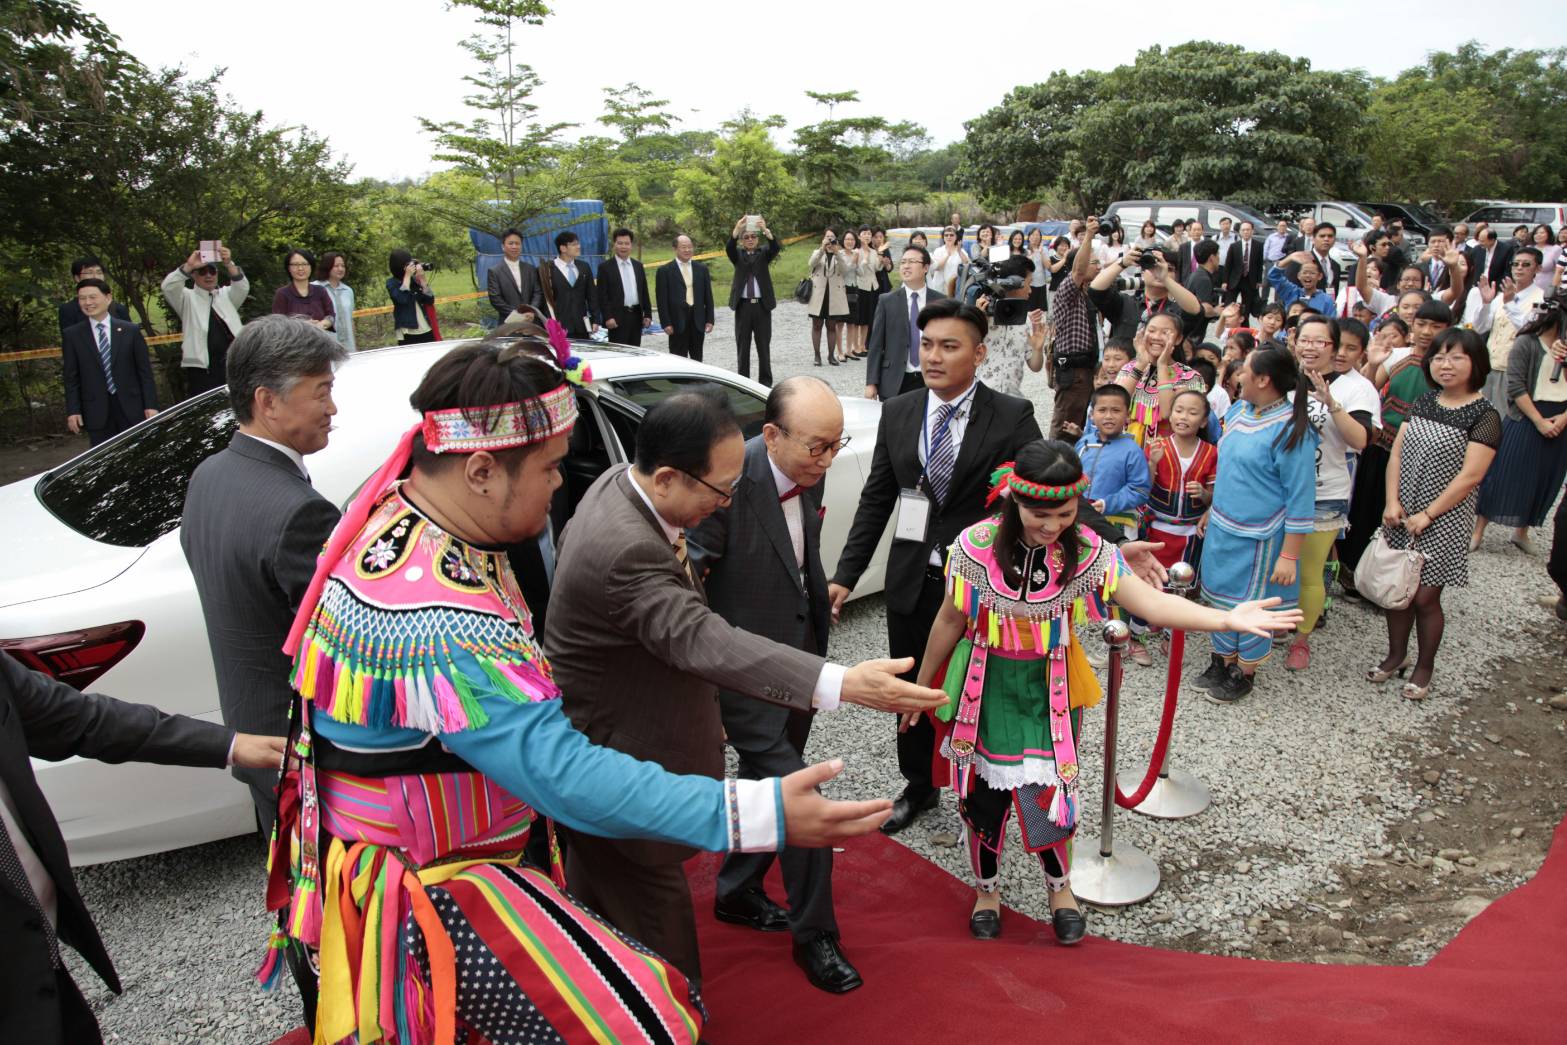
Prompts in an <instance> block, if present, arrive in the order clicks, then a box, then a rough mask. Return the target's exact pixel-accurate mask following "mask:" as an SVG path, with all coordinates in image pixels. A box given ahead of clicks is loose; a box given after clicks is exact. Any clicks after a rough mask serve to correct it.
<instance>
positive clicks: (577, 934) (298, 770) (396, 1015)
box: [259, 321, 890, 1045]
mask: <svg viewBox="0 0 1567 1045" xmlns="http://www.w3.org/2000/svg"><path fill="white" fill-rule="evenodd" d="M518 329H519V331H520V332H521V333H522V334H524V335H526V336H524V337H523V338H522V339H521V340H516V341H509V342H507V343H505V344H504V346H503V345H502V344H499V343H493V342H485V343H480V344H470V345H466V346H463V347H461V348H458V349H455V350H454V351H452V352H451V353H449V354H448V355H446V356H445V357H443V358H442V359H441V360H439V361H438V362H437V363H436V364H435V365H434V366H433V367H432V368H431V370H430V372H429V373H428V374H427V375H426V376H425V378H424V381H423V382H422V383H421V384H420V386H419V388H418V389H417V390H416V391H415V392H414V394H413V397H412V403H413V406H414V408H415V409H416V410H417V411H419V412H420V413H421V414H422V415H423V418H422V421H421V422H420V423H419V424H417V425H415V426H414V427H413V428H411V429H410V430H409V431H408V432H407V433H405V434H404V436H403V437H402V439H401V441H400V442H399V444H398V446H397V448H396V450H395V451H394V452H393V454H392V456H391V458H390V459H389V460H387V462H386V463H385V464H384V465H383V466H382V468H381V469H380V471H379V472H377V473H376V475H375V476H373V477H372V478H371V479H370V481H369V482H368V483H367V484H366V485H365V487H364V488H363V489H362V490H361V491H360V494H359V496H358V497H357V498H356V499H355V501H354V503H353V504H352V505H351V506H350V508H349V509H348V511H347V512H346V513H345V515H344V516H343V520H342V522H341V523H340V524H339V525H338V527H337V529H336V530H335V531H334V532H333V534H332V538H331V540H330V542H329V543H328V545H327V548H326V551H325V553H324V554H323V556H322V558H321V560H320V564H319V566H318V568H317V571H316V574H315V577H314V579H313V580H312V582H311V586H310V588H309V589H308V590H307V592H306V595H305V598H304V600H303V603H302V605H301V607H300V612H299V615H298V617H297V618H296V620H295V622H294V627H293V630H292V631H291V633H290V635H289V638H288V643H287V646H286V647H285V652H287V653H288V654H290V655H291V656H292V657H293V658H294V673H293V684H294V688H295V689H296V690H297V691H298V693H299V698H300V699H299V701H298V702H297V703H296V707H295V712H294V717H295V724H294V732H293V742H292V745H291V756H290V758H289V760H288V763H287V764H286V766H285V777H284V783H283V785H282V793H281V795H280V812H279V828H278V830H277V832H276V833H275V834H274V838H273V847H272V856H271V861H270V868H269V881H268V887H267V903H268V907H269V908H270V909H273V910H277V911H278V912H279V930H278V931H277V932H276V933H274V934H273V939H272V945H271V950H270V951H269V954H268V959H267V961H266V963H264V965H263V967H262V970H261V972H260V974H259V975H260V976H261V978H262V980H263V982H266V983H268V984H269V985H270V983H271V982H273V981H275V979H276V978H277V977H278V975H279V972H280V965H281V963H280V961H279V956H280V955H281V953H282V951H283V950H284V949H285V948H287V949H290V950H291V951H292V953H294V954H295V955H296V956H299V955H301V954H306V955H308V954H309V953H310V952H318V953H317V954H316V956H315V960H316V961H317V962H318V964H319V970H320V972H319V980H318V988H319V996H318V999H317V1000H316V1002H315V1004H314V1006H313V1009H314V1014H315V1015H314V1028H313V1029H314V1035H315V1041H316V1042H317V1043H326V1042H337V1041H342V1040H345V1039H348V1040H355V1041H359V1042H364V1043H369V1042H381V1041H386V1042H399V1043H425V1042H436V1043H442V1045H446V1043H452V1042H455V1041H457V1040H459V1037H458V1036H459V1035H462V1037H461V1040H464V1041H469V1040H482V1041H487V1042H495V1043H500V1042H512V1041H516V1042H522V1041H527V1042H539V1041H549V1042H575V1041H590V1040H591V1041H639V1042H640V1041H646V1042H689V1041H695V1040H697V1039H698V1038H699V1037H700V1035H701V1031H702V1026H703V1021H704V1019H705V1011H704V1010H703V1008H702V1005H701V1002H700V1000H699V999H698V998H697V996H696V995H695V992H693V991H692V990H691V989H690V987H689V986H688V984H687V982H686V980H685V978H684V977H683V976H681V975H680V973H679V972H677V971H676V970H675V969H673V968H672V967H671V966H669V965H668V964H667V963H665V962H664V961H663V960H662V959H660V958H659V957H657V956H656V955H654V954H652V953H651V952H649V951H648V950H647V949H646V948H644V947H642V946H640V945H639V944H637V943H636V942H635V941H633V940H631V939H629V938H627V937H625V936H622V935H620V934H619V933H617V932H615V931H614V930H613V929H611V928H610V927H609V926H607V925H606V924H605V923H604V922H602V921H601V920H600V919H599V918H598V917H596V916H595V915H593V914H591V913H590V912H588V911H587V910H585V909H583V908H581V907H579V906H578V905H577V904H575V903H574V902H573V901H572V900H571V899H570V898H568V897H567V896H566V895H565V894H564V893H563V892H562V891H561V887H560V885H559V884H558V883H559V878H558V866H557V869H556V870H557V877H555V878H553V879H552V877H551V875H550V874H548V873H546V872H545V871H544V870H541V869H539V868H536V867H534V866H531V865H529V864H527V863H525V862H523V860H522V851H523V846H524V844H525V843H526V840H527V837H528V833H529V828H530V825H531V824H532V823H533V821H534V818H535V814H536V812H537V814H538V815H541V816H547V817H549V818H551V819H553V820H558V821H560V822H561V823H563V824H567V825H569V826H571V827H574V828H580V829H582V830H587V831H592V832H594V833H597V834H606V835H615V836H624V837H641V838H652V839H658V840H663V841H669V842H674V843H678V844H681V845H689V846H695V847H698V848H702V849H710V850H716V851H719V852H727V851H762V850H774V849H778V848H781V847H782V846H783V844H784V841H785V837H786V835H787V838H788V841H789V842H790V844H795V845H800V844H803V845H821V844H825V843H828V842H830V841H832V840H834V839H837V838H842V837H848V836H851V835H854V834H860V833H863V832H865V831H870V830H874V829H875V828H876V827H877V826H878V825H879V824H880V823H881V822H882V821H883V820H884V819H885V818H886V814H887V811H888V810H889V808H890V804H889V803H887V802H885V801H881V802H866V803H835V802H829V801H827V800H826V799H824V798H822V797H821V796H820V795H818V794H816V793H815V791H814V787H815V785H817V784H819V783H821V782H822V781H825V780H827V779H829V778H830V777H831V776H832V775H834V774H835V773H836V772H837V770H838V769H839V768H841V765H840V764H836V763H833V764H828V765H819V766H814V767H810V768H807V769H805V770H802V771H801V772H799V773H796V774H793V775H792V776H790V777H788V778H786V779H784V780H779V779H770V780H761V781H744V780H727V781H722V780H712V779H708V778H705V777H695V776H675V775H672V774H669V773H666V772H665V771H664V770H662V769H660V768H659V767H657V766H654V765H650V764H647V763H643V762H639V761H637V760H636V759H634V758H631V757H629V756H627V755H624V754H621V753H618V752H615V751H610V750H607V749H604V748H600V747H595V746H594V745H592V744H590V743H589V742H588V740H587V739H586V737H584V736H583V735H582V734H581V733H579V732H577V731H576V730H575V729H573V728H572V726H571V724H570V722H569V721H568V720H567V719H566V717H565V715H564V714H562V712H561V704H560V700H559V697H560V692H559V690H558V689H556V687H555V685H554V683H553V682H552V681H551V673H550V667H549V664H548V663H547V662H546V661H545V659H544V657H543V656H542V655H541V653H540V652H539V648H538V646H537V643H536V641H535V637H534V633H533V628H532V622H531V619H530V615H529V613H528V607H527V605H526V604H525V603H524V602H523V600H522V597H521V595H520V594H519V591H518V587H517V583H516V580H515V578H514V577H513V575H512V573H511V570H510V568H509V567H508V566H507V563H506V559H505V554H504V550H503V546H504V545H505V544H507V543H511V542H515V541H517V540H521V539H523V538H525V537H527V536H529V535H535V534H537V533H538V532H539V531H540V530H541V529H542V528H543V526H544V524H545V518H546V514H547V512H548V507H549V501H550V496H551V494H552V493H553V491H554V490H555V488H556V487H557V486H558V485H559V483H560V475H559V472H558V470H557V466H558V465H559V464H560V462H561V460H562V458H563V457H564V456H565V453H566V445H567V439H568V433H569V432H570V430H571V427H572V425H573V423H574V422H575V420H576V416H577V406H576V398H575V392H574V390H573V388H572V387H571V385H570V384H569V383H568V381H567V379H566V374H567V373H568V372H569V373H572V374H573V376H579V375H580V365H579V364H578V362H577V361H576V360H575V359H571V358H569V357H568V354H567V351H568V344H567V342H566V339H565V336H564V333H563V332H562V331H561V330H560V329H559V327H558V325H556V324H554V323H553V321H552V322H551V324H550V331H549V335H548V338H549V341H548V345H546V342H545V339H544V338H545V335H544V332H543V331H541V330H538V329H537V328H536V327H531V326H525V325H524V326H519V328H518ZM410 466H411V468H410ZM556 863H557V864H558V861H556ZM294 964H295V965H296V966H303V965H305V964H306V963H304V962H295V963H294ZM302 988H304V989H305V991H306V993H307V1009H310V1008H312V1006H311V1005H310V1004H309V998H308V994H309V993H310V992H311V990H312V989H313V988H312V985H310V984H304V983H302Z"/></svg>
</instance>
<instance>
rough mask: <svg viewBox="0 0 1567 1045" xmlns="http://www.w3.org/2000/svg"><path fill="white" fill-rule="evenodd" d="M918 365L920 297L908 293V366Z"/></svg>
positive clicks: (916, 366)
mask: <svg viewBox="0 0 1567 1045" xmlns="http://www.w3.org/2000/svg"><path fill="white" fill-rule="evenodd" d="M919 365H920V296H919V295H918V294H915V293H913V292H912V291H911V292H910V293H909V366H911V367H915V368H916V369H918V367H919Z"/></svg>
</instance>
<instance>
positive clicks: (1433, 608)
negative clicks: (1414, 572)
mask: <svg viewBox="0 0 1567 1045" xmlns="http://www.w3.org/2000/svg"><path fill="white" fill-rule="evenodd" d="M1411 627H1413V628H1414V631H1415V634H1416V636H1417V637H1418V638H1419V639H1420V659H1419V660H1418V661H1416V662H1415V667H1414V670H1413V671H1411V672H1410V679H1411V680H1413V679H1415V678H1417V677H1418V678H1419V679H1420V680H1421V682H1419V683H1417V685H1429V684H1430V680H1431V673H1432V672H1433V671H1434V670H1436V651H1437V650H1438V649H1439V648H1440V647H1441V645H1442V632H1443V631H1444V630H1446V628H1447V617H1446V615H1445V614H1444V613H1443V612H1442V588H1441V585H1435V584H1422V585H1420V587H1418V588H1416V589H1415V598H1414V601H1413V602H1411V603H1410V604H1409V605H1408V606H1405V607H1404V608H1403V609H1401V610H1388V611H1387V656H1388V661H1387V663H1388V666H1389V667H1394V668H1396V667H1398V665H1400V664H1402V663H1403V662H1404V658H1405V657H1407V656H1408V655H1409V631H1410V628H1411Z"/></svg>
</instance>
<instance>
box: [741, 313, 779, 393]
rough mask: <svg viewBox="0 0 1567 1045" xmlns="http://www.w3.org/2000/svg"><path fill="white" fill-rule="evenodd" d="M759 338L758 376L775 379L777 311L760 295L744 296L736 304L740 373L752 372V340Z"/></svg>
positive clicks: (766, 380) (763, 379) (762, 379)
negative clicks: (771, 308) (774, 343)
mask: <svg viewBox="0 0 1567 1045" xmlns="http://www.w3.org/2000/svg"><path fill="white" fill-rule="evenodd" d="M753 338H754V339H755V341H756V379H757V380H758V381H760V382H761V383H762V384H764V385H768V386H771V385H772V383H773V357H772V345H773V314H772V313H771V312H769V311H768V310H767V306H766V305H764V304H762V302H761V301H760V300H759V299H757V298H741V299H740V303H739V304H737V305H736V306H735V358H736V359H737V360H738V361H739V364H740V376H741V377H750V376H751V341H752V339H753Z"/></svg>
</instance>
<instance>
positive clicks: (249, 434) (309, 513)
mask: <svg viewBox="0 0 1567 1045" xmlns="http://www.w3.org/2000/svg"><path fill="white" fill-rule="evenodd" d="M347 358H348V352H347V350H346V349H344V348H343V346H342V345H341V344H339V343H338V340H337V338H335V337H333V336H332V335H331V334H330V333H329V332H327V331H325V330H322V329H320V328H319V327H316V326H313V325H311V324H309V323H296V322H294V321H293V320H291V319H289V318H288V317H286V316H264V317H262V318H261V319H258V320H255V321H254V322H251V323H247V324H246V325H245V328H244V329H243V330H241V331H240V334H239V337H237V338H235V339H234V345H233V347H232V348H230V349H229V357H228V390H229V402H230V403H231V404H232V405H233V408H234V416H235V418H236V419H237V420H238V421H239V431H238V432H236V433H235V435H234V438H233V440H232V441H231V442H230V443H229V445H228V449H226V450H224V451H222V452H221V453H218V454H214V455H213V456H212V457H209V458H207V460H205V461H203V462H202V463H201V464H200V465H199V466H197V468H196V472H195V474H194V475H192V476H191V479H190V487H189V489H188V490H187V491H186V493H185V516H184V520H183V522H182V523H181V526H180V547H181V548H182V549H183V550H184V552H185V560H186V561H187V562H188V563H190V572H191V574H192V575H193V576H194V577H195V579H196V594H197V596H198V597H199V598H200V599H201V614H202V617H203V619H204V620H205V621H206V625H207V642H208V643H209V644H210V646H211V648H212V667H213V669H214V671H216V673H217V677H218V706H219V707H220V708H222V711H223V721H224V722H225V723H226V724H227V725H229V726H230V727H232V728H234V729H240V730H245V731H247V732H256V733H267V734H280V733H286V732H287V731H288V728H287V727H288V710H289V706H290V704H291V703H292V701H293V696H294V691H293V689H292V688H291V687H290V686H289V681H288V677H289V671H290V668H291V666H292V665H291V662H290V660H289V658H288V657H287V656H285V655H284V654H283V642H284V640H285V639H286V638H287V637H288V629H289V626H290V625H291V624H293V622H294V612H295V611H296V610H297V609H298V608H299V601H300V599H301V598H303V597H304V594H305V589H306V588H307V587H308V586H309V584H310V577H311V575H312V574H313V573H314V572H315V568H316V557H317V556H318V555H320V554H321V548H322V546H323V545H324V544H326V539H327V538H328V537H329V536H331V533H332V527H333V526H334V525H335V524H336V523H337V519H338V516H339V514H340V513H339V512H338V509H337V506H336V505H334V504H333V503H332V502H331V501H328V500H327V499H326V498H325V497H322V496H321V495H320V494H319V493H317V492H316V491H315V488H314V487H312V486H311V485H310V473H309V471H308V469H307V468H306V467H305V458H306V457H308V456H309V455H311V454H313V453H315V452H316V451H318V450H321V449H323V448H325V447H326V444H327V436H328V433H329V432H330V431H331V425H332V417H333V415H334V414H336V413H337V407H336V406H335V405H334V404H333V402H332V370H333V367H335V366H336V365H337V364H338V363H340V362H342V361H343V360H344V359H347ZM234 775H235V776H236V777H237V778H239V779H240V780H242V781H244V782H245V783H247V784H249V785H250V793H251V797H252V798H253V799H254V801H255V803H256V816H257V820H258V822H259V825H260V828H261V833H262V834H263V835H266V834H269V833H270V832H271V830H272V821H273V820H274V819H275V818H276V816H277V798H276V796H275V794H274V788H275V785H276V783H277V772H276V770H275V769H274V770H238V769H236V770H235V771H234Z"/></svg>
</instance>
